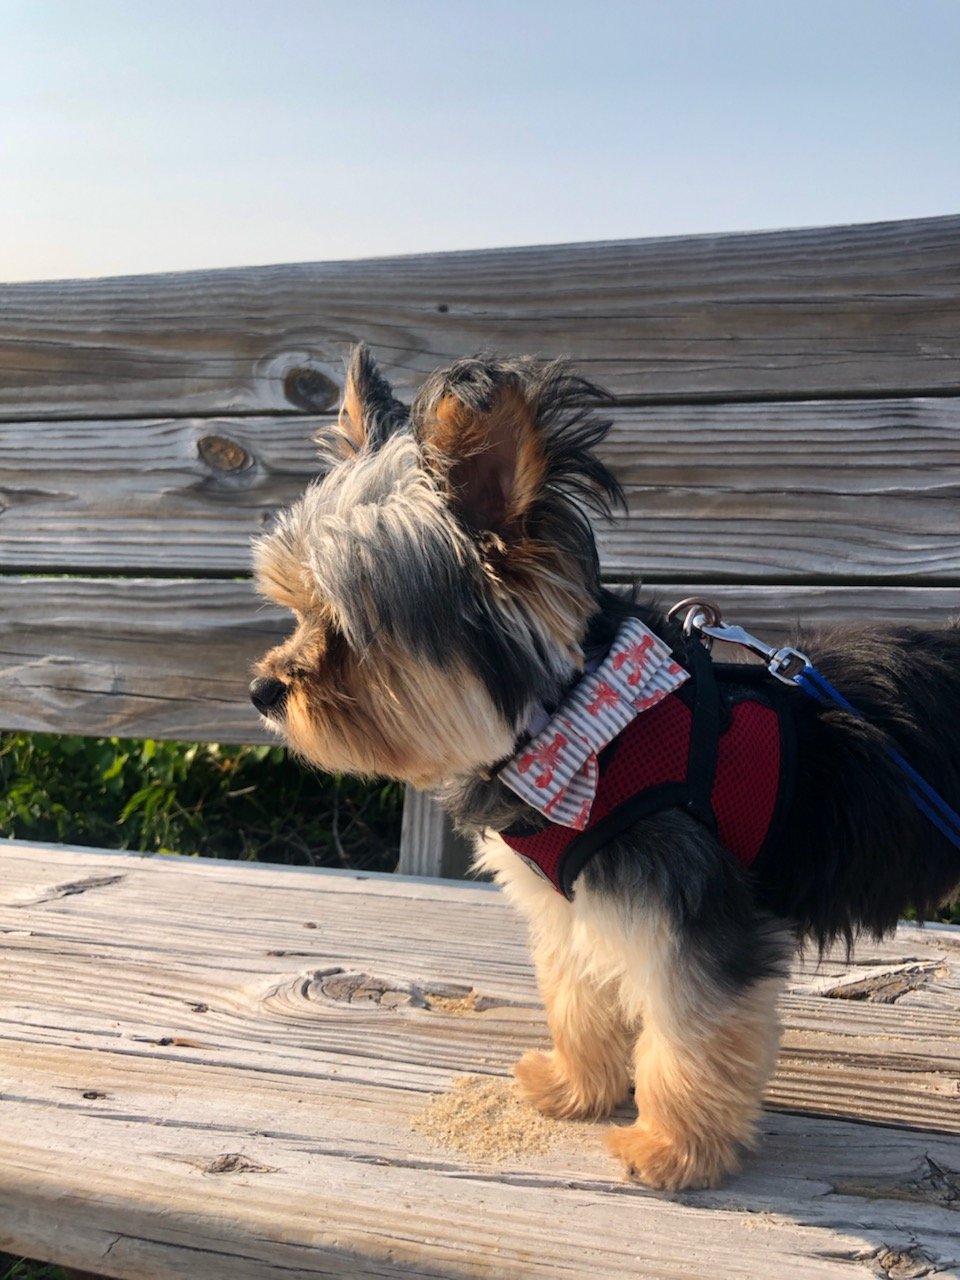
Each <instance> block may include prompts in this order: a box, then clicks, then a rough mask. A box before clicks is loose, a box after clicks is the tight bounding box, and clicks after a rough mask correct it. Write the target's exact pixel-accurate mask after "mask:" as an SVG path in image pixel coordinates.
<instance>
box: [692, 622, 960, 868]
mask: <svg viewBox="0 0 960 1280" xmlns="http://www.w3.org/2000/svg"><path fill="white" fill-rule="evenodd" d="M680 612H684V613H685V617H684V622H683V629H684V632H685V634H686V635H691V634H692V633H693V632H694V631H696V632H699V633H700V634H701V635H703V636H706V637H708V639H707V644H708V645H709V644H710V642H711V641H713V640H725V641H726V642H727V643H728V644H737V645H740V646H742V647H743V648H744V649H749V650H750V652H751V653H754V654H756V655H757V657H759V658H762V659H763V661H764V662H765V663H766V664H767V670H768V671H769V672H770V674H771V675H772V676H775V677H776V679H777V680H780V681H781V682H782V683H783V684H787V685H792V686H793V687H795V688H797V689H801V690H802V691H803V692H804V693H805V694H806V695H807V697H808V698H812V699H813V700H814V701H815V702H820V703H831V702H832V703H833V704H834V705H835V706H838V707H842V708H843V710H844V711H848V712H849V713H850V714H851V715H854V716H856V717H857V718H858V719H859V720H866V716H865V715H864V714H863V712H862V711H858V710H857V708H856V707H855V706H854V705H853V704H852V703H851V702H848V701H847V699H846V698H845V697H844V696H843V694H842V693H841V692H840V690H839V689H835V688H834V687H833V685H832V684H831V683H830V681H829V680H827V679H825V677H824V676H822V675H821V674H820V672H819V671H818V670H817V669H816V667H814V666H813V665H812V664H811V662H810V659H809V658H808V657H807V655H806V654H805V653H801V652H800V651H799V649H791V648H783V649H772V648H771V647H770V646H769V645H766V644H764V643H763V641H762V640H758V639H757V638H756V636H752V635H750V633H749V632H748V631H744V629H743V627H737V626H732V625H731V624H729V623H726V622H724V621H723V620H722V618H721V616H720V610H719V609H718V608H717V607H716V605H713V604H709V603H708V602H707V601H705V600H693V599H691V600H681V601H680V603H679V604H676V605H674V606H673V608H672V609H671V610H670V612H669V614H668V615H667V616H668V617H673V616H674V614H678V613H680ZM884 750H885V751H886V753H887V756H888V758H889V759H890V760H892V761H893V763H894V764H895V765H896V766H897V768H898V769H899V770H900V771H901V772H902V773H903V774H904V776H905V777H906V779H907V782H906V788H907V794H908V795H909V796H910V799H911V800H912V801H913V803H914V804H915V805H916V806H917V808H918V809H919V810H920V812H921V813H922V814H923V815H924V817H926V818H927V819H928V820H929V821H930V822H931V823H932V824H933V825H934V826H935V827H936V828H937V830H938V831H939V832H941V834H942V835H944V836H946V838H947V839H948V840H949V841H950V843H951V844H952V845H954V846H955V847H956V848H958V849H960V814H957V813H956V812H955V811H954V810H953V809H951V807H950V805H948V804H947V802H946V800H944V798H943V796H942V795H940V793H939V791H935V790H934V789H933V787H931V785H930V783H929V782H927V780H926V778H923V777H921V775H920V774H919V773H917V771H916V769H914V767H913V765H912V764H910V763H909V761H907V760H905V759H904V758H903V756H902V755H901V754H900V752H899V751H897V750H896V748H894V747H891V746H887V747H885V748H884Z"/></svg>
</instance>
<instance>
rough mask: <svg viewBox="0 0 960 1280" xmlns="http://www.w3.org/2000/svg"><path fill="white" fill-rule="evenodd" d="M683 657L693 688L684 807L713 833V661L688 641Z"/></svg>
mask: <svg viewBox="0 0 960 1280" xmlns="http://www.w3.org/2000/svg"><path fill="white" fill-rule="evenodd" d="M684 658H685V661H686V662H687V665H688V666H689V667H690V670H691V674H692V675H693V687H694V701H693V723H692V724H691V726H690V751H689V754H688V756H687V787H688V794H687V800H686V806H685V807H686V809H687V811H688V812H689V813H690V814H692V816H693V817H695V818H696V819H697V820H698V821H699V822H702V823H703V824H704V826H705V827H707V828H708V829H709V830H710V831H712V832H713V834H714V835H716V833H717V816H716V814H715V813H714V809H713V783H714V779H715V778H716V775H717V749H718V744H719V741H720V691H719V690H718V688H717V680H716V676H715V675H714V671H713V661H712V660H711V658H710V655H709V654H708V653H707V651H706V649H704V647H703V645H701V644H697V643H695V644H692V645H691V646H690V647H689V651H688V652H687V653H686V654H685V655H684Z"/></svg>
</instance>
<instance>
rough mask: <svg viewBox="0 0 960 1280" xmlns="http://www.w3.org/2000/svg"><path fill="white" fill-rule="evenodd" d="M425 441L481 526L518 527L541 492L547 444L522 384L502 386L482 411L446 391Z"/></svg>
mask: <svg viewBox="0 0 960 1280" xmlns="http://www.w3.org/2000/svg"><path fill="white" fill-rule="evenodd" d="M423 441H424V444H425V446H426V448H427V450H428V451H429V455H430V456H431V457H432V458H433V459H434V460H435V462H436V463H437V465H438V466H439V467H440V469H441V470H442V472H443V474H444V476H445V478H446V480H447V483H448V484H449V486H450V489H451V491H452V493H453V495H454V497H455V499H456V500H457V501H459V502H460V503H461V505H463V506H464V507H465V508H466V509H467V511H468V513H469V514H470V515H471V517H472V518H473V519H474V522H475V523H477V525H478V527H479V528H489V529H499V530H503V529H508V528H510V527H511V526H516V525H517V523H518V522H519V521H520V520H522V518H523V515H524V512H525V511H527V509H528V508H529V506H530V504H531V503H532V502H533V501H534V500H535V499H536V497H537V494H538V493H539V491H540V486H541V485H542V483H543V478H544V475H545V473H546V458H545V456H544V452H543V443H542V440H541V439H540V436H539V433H538V431H537V429H536V419H535V410H534V407H533V406H532V405H530V404H529V403H528V402H527V400H526V399H525V398H524V396H523V395H522V393H521V392H520V390H519V388H517V387H511V386H505V387H503V388H501V390H500V394H499V398H498V399H497V402H496V403H495V404H494V405H493V407H492V408H491V409H490V410H489V411H488V412H486V413H483V414H480V413H476V412H475V411H474V410H472V409H470V408H469V407H468V406H467V405H465V404H464V403H463V402H462V401H461V400H459V399H457V397H456V396H454V395H448V396H444V398H443V399H442V400H440V401H439V402H438V403H437V404H436V406H435V407H434V410H433V414H432V416H431V418H430V419H429V420H428V421H427V422H426V423H425V424H424V427H423ZM478 459H480V460H481V461H480V465H477V460H478Z"/></svg>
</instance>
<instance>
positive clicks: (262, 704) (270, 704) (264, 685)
mask: <svg viewBox="0 0 960 1280" xmlns="http://www.w3.org/2000/svg"><path fill="white" fill-rule="evenodd" d="M286 700H287V686H286V685H285V684H284V683H283V681H282V680H276V679H274V677H273V676H258V677H257V678H256V680H251V681H250V701H251V702H252V703H253V705H254V706H255V707H256V708H257V710H258V711H259V712H260V714H261V715H262V716H269V715H279V713H280V712H281V711H282V710H283V704H284V702H286Z"/></svg>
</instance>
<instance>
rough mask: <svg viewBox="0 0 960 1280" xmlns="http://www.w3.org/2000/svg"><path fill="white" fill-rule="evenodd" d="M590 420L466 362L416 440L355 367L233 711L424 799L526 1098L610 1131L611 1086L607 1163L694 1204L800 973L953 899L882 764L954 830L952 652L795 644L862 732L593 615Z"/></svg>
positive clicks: (653, 614)
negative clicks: (506, 1000) (831, 952)
mask: <svg viewBox="0 0 960 1280" xmlns="http://www.w3.org/2000/svg"><path fill="white" fill-rule="evenodd" d="M605 403H609V402H608V401H607V399H606V397H605V396H604V395H603V394H602V393H601V392H600V391H599V390H598V389H597V388H596V387H594V386H592V385H590V384H589V383H588V382H587V381H585V380H584V379H583V378H580V377H577V376H575V375H574V374H573V373H572V372H571V371H570V370H569V369H568V368H567V366H565V365H564V364H563V363H562V362H559V361H554V362H549V363H544V362H538V361H535V360H532V359H516V360H499V359H479V358H478V359H463V360H458V361H456V362H455V363H454V364H453V365H451V366H450V367H449V368H448V369H445V370H442V371H440V372H437V373H435V374H433V375H432V376H431V377H430V378H429V379H428V380H427V381H426V383H425V384H424V386H423V387H422V389H421V390H420V392H419V394H418V395H417V396H416V398H415V399H414V401H413V403H412V405H411V406H410V407H409V408H408V407H406V406H405V405H403V404H401V403H400V402H399V401H398V400H397V399H396V398H395V397H394V395H393V393H392V391H391V388H390V386H389V385H388V383H387V382H386V381H385V379H384V378H383V376H382V375H381V374H380V373H379V371H378V369H377V367H376V365H375V363H374V361H373V360H372V358H371V356H370V355H369V353H368V352H367V351H366V349H365V348H363V347H360V348H358V349H357V350H355V352H354V353H353V356H352V359H351V361H350V365H349V370H348V375H347V380H346V386H345V392H344V400H343V407H342V409H341V411H340V415H339V420H338V422H337V424H336V425H335V426H332V427H331V428H330V430H329V431H326V432H324V433H323V434H322V435H321V437H320V438H319V440H318V444H319V446H320V456H321V470H320V474H319V476H318V478H317V479H316V480H315V481H314V482H313V483H312V484H311V485H310V487H309V488H308V489H307V491H306V493H305V494H304V495H303V497H302V498H301V499H300V500H299V502H297V503H296V505H295V506H293V507H292V508H291V509H289V510H288V511H286V512H284V513H283V514H282V515H281V516H280V517H279V519H278V521H277V524H276V527H275V528H274V529H273V531H272V532H270V533H268V534H267V535H266V536H264V537H263V538H262V539H261V540H260V541H259V542H258V544H257V545H256V548H255V562H256V574H257V582H258V586H259V589H260V590H261V591H262V592H263V593H264V594H265V595H266V596H268V597H269V598H270V599H272V600H274V601H276V602H277V603H279V604H280V605H282V606H284V607H286V608H288V609H290V610H292V611H293V613H294V615H295V617H296V628H295V630H294V632H293V634H292V636H291V637H290V638H289V639H288V640H287V641H286V642H285V643H283V644H281V645H279V646H278V647H276V648H275V649H273V650H271V651H270V652H269V653H268V654H267V655H266V656H265V657H264V658H263V660H262V661H261V662H260V663H259V664H258V667H257V676H256V679H254V681H253V683H252V685H251V697H252V700H253V702H254V705H255V706H256V708H257V710H258V711H259V712H260V713H261V714H262V716H263V717H264V718H265V719H266V721H267V723H268V724H270V725H271V726H272V727H273V728H274V729H276V730H278V731H280V732H281V733H282V734H283V736H284V737H285V738H286V740H287V742H288V743H289V745H290V746H291V747H292V749H293V750H294V751H296V752H297V753H299V754H300V755H301V756H302V757H304V758H305V759H306V760H307V761H309V762H311V763H312V764H314V765H317V766H319V767H321V768H323V769H328V770H335V771H342V772H345V773H350V774H360V775H367V776H384V775H386V776H388V777H390V778H395V779H400V780H403V781H406V782H410V783H413V784H414V786H416V787H419V788H426V789H431V790H435V791H438V792H439V793H440V795H441V798H442V800H443V802H444V803H445V805H446V807H447V808H448V810H449V812H450V813H451V814H452V816H453V818H454V820H455V822H456V823H457V824H458V826H459V827H460V828H461V829H463V830H465V831H467V832H471V833H475V834H476V837H477V856H476V866H477V867H478V868H479V869H480V870H481V871H484V872H489V873H492V875H493V876H494V877H495V878H496V880H497V881H498V882H499V883H500V884H501V885H502V887H503V889H504V891H505V893H506V895H507V897H508V898H509V899H510V900H511V901H512V902H513V903H514V904H515V905H516V906H517V907H519V909H520V911H521V912H522V913H523V915H524V916H525V917H526V918H527V921H528V923H529V929H530V936H531V942H532V949H533V957H534V961H535V966H536V971H537V976H538V980H539V984H540V990H541V992H542V994H543V999H544V1002H545V1005H546V1011H547V1018H548V1022H549V1027H550V1032H551V1036H552V1040H553V1048H552V1049H551V1051H550V1052H548V1053H540V1052H530V1053H526V1054H525V1055H524V1056H523V1057H522V1058H521V1059H520V1061H519V1062H518V1063H517V1064H516V1066H515V1068H514V1072H515V1075H516V1078H517V1080H518V1082H519V1086H520V1088H521V1090H522V1092H523V1093H524V1095H525V1096H526V1097H527V1098H528V1099H529V1100H530V1101H531V1102H532V1103H533V1104H534V1105H535V1106H536V1107H538V1108H539V1109H540V1110H541V1111H542V1112H544V1113H545V1114H547V1115H551V1116H557V1117H581V1118H600V1117H603V1116H606V1115H608V1114H609V1113H610V1112H611V1111H612V1110H613V1109H614V1108H616V1107H617V1106H618V1105H619V1104H620V1103H622V1102H623V1101H624V1100H625V1099H626V1097H627V1095H628V1093H629V1090H630V1086H631V1083H632V1084H633V1086H634V1094H635V1101H636V1106H637V1111H638V1118H637V1119H636V1121H635V1122H634V1123H633V1124H630V1125H629V1126H622V1127H614V1128H611V1129H610V1130H608V1132H607V1134H606V1145H607V1147H608V1149H609V1150H610V1151H611V1152H612V1153H613V1154H614V1155H616V1156H617V1157H619V1159H620V1160H621V1161H622V1162H623V1164H624V1165H625V1166H626V1169H627V1171H628V1172H629V1174H630V1175H632V1176H633V1177H636V1178H637V1179H639V1180H640V1181H642V1182H644V1183H646V1184H648V1185H650V1186H654V1187H661V1188H667V1189H679V1188H684V1187H704V1186H714V1185H716V1184H717V1183H718V1182H719V1181H720V1180H721V1179H722V1178H723V1177H724V1176H725V1175H727V1174H729V1173H730V1172H731V1171H733V1170H735V1169H736V1168H737V1166H738V1160H739V1157H740V1154H741V1153H742V1151H743V1149H744V1148H747V1147H749V1146H750V1145H751V1144H752V1143H753V1142H754V1140H755V1133H756V1126H757V1120H758V1115H759V1112H760V1108H761V1099H762V1094H763V1089H764V1086H765V1083H766V1081H767V1080H768V1077H769V1076H770V1074H771V1072H772V1070H773V1067H774V1064H775V1060H776V1056H777V1049H778V1040H779V1026H778V1021H777V1012H776V1004H777V997H778V994H779V992H780V991H781V988H782V986H783V983H784V978H785V974H786V972H787V967H788V962H789V959H790V956H791V953H792V951H793V950H794V948H795V946H796V945H797V943H798V942H800V943H802V942H804V941H805V940H809V941H810V942H812V943H814V944H815V945H816V946H818V947H819V948H820V949H821V950H822V949H823V948H824V947H826V946H827V945H828V944H829V943H831V942H833V941H834V940H836V939H838V938H839V939H841V940H844V941H845V942H846V943H847V945H848V947H849V946H850V944H851V943H852V940H853V939H854V938H855V937H856V936H857V934H858V933H860V932H861V931H866V932H868V933H870V934H873V935H875V936H880V935H882V934H883V933H884V932H886V931H887V930H889V929H891V928H893V926H894V925H895V924H896V921H897V919H898V918H899V916H900V915H901V914H902V912H903V910H904V908H905V907H906V906H907V905H908V904H910V905H912V906H914V907H915V908H916V910H917V912H918V914H919V915H920V916H921V918H922V917H923V916H924V915H929V914H930V913H931V911H932V910H934V909H935V908H936V907H937V905H938V904H940V903H941V902H944V901H946V900H947V899H948V898H949V896H950V895H951V894H952V892H953V891H955V889H956V887H957V885H958V883H960V854H958V851H957V849H956V848H955V846H954V845H953V844H952V843H951V842H950V841H949V840H948V839H947V838H946V837H945V836H944V835H943V834H941V832H940V830H938V829H937V828H936V827H935V826H934V825H933V824H931V823H930V822H929V821H928V819H927V817H926V816H925V815H924V814H923V813H921V812H920V810H919V809H918V808H917V806H916V805H915V804H914V802H913V799H912V797H911V794H910V789H909V787H907V786H906V785H905V783H904V779H903V776H902V774H901V773H900V772H899V771H898V768H897V766H896V764H895V763H894V762H893V761H892V760H891V757H890V755H889V753H888V748H889V746H890V745H891V743H895V745H896V747H897V749H898V750H899V751H900V752H901V753H902V754H903V755H904V756H905V757H907V759H908V760H909V761H910V763H911V764H912V765H913V767H914V768H915V769H917V770H918V771H919V772H920V773H921V774H922V775H923V776H924V777H925V778H926V779H927V780H928V781H929V782H930V783H931V784H932V785H933V786H934V787H935V788H937V790H938V791H939V792H940V793H941V795H943V796H945V797H946V799H947V800H948V801H949V803H950V804H951V805H953V806H955V807H956V806H957V805H958V803H960V751H958V750H957V747H956V738H957V726H958V725H960V628H957V627H956V626H951V625H948V626H946V627H944V628H942V629H914V628H897V629H892V628H886V627H879V626H878V627H875V628H870V629H867V630H861V631H848V632H838V633H836V634H834V635H829V636H810V637H807V638H805V641H804V644H803V647H804V649H805V651H806V652H807V653H808V654H809V655H810V658H811V660H812V661H813V663H814V664H815V665H816V667H817V669H818V670H819V671H820V672H821V673H822V674H823V675H824V676H825V677H826V678H827V679H829V680H830V681H831V682H832V683H833V684H834V685H835V686H836V687H838V688H839V689H840V690H842V692H843V693H844V695H845V696H846V697H847V698H848V699H849V700H850V702H851V703H852V704H853V705H854V706H855V707H857V708H858V710H859V711H860V712H861V713H862V717H863V718H861V717H860V716H857V715H855V714H852V713H851V712H848V711H846V710H844V709H842V708H838V707H836V706H830V707H828V706H825V705H821V704H819V703H817V702H815V701H813V700H811V699H808V698H807V697H806V696H805V695H804V694H803V693H802V692H800V691H799V690H795V689H789V688H787V687H785V686H782V685H780V684H778V682H777V681H776V680H774V679H773V677H772V676H770V675H768V674H767V672H766V670H765V669H764V668H762V667H752V666H750V665H739V666H734V665H732V664H726V665H723V664H719V663H712V662H711V659H710V658H709V656H708V655H707V653H706V650H705V648H704V646H703V644H702V643H701V640H700V639H699V638H697V637H696V636H694V635H688V634H686V632H685V629H684V627H683V626H682V625H681V621H680V619H675V618H673V617H667V616H666V615H665V613H663V612H662V611H661V610H660V608H659V607H658V606H657V605H656V604H655V603H642V602H639V601H638V600H637V599H636V597H635V595H633V594H616V593H615V592H613V591H611V590H609V589H607V588H605V587H604V586H603V585H602V584H601V578H600V570H599V564H598V557H597V550H596V545H595V541H594V535H593V532H592V529H591V524H590V520H589V518H588V512H590V511H593V512H595V513H603V514H609V512H610V510H611V508H612V506H613V505H614V504H616V503H617V502H619V501H620V500H621V493H620V488H619V486H618V484H617V481H616V480H615V479H614V477H613V476H612V475H611V473H610V472H609V471H608V470H607V468H606V466H605V465H604V464H603V463H602V462H601V460H600V459H599V458H598V456H597V453H596V447H597V446H598V445H599V444H600V443H601V441H602V440H603V437H604V435H605V434H606V432H607V430H608V428H609V426H610V423H609V421H607V420H606V419H605V417H603V416H602V412H599V411H598V406H599V407H602V406H603V405H604V404H605ZM570 750H572V756H571V757H570V758H568V752H569V751H570ZM634 774H635V775H637V776H638V777H639V778H640V782H639V783H636V782H635V781H634V782H631V776H632V775H634Z"/></svg>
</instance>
